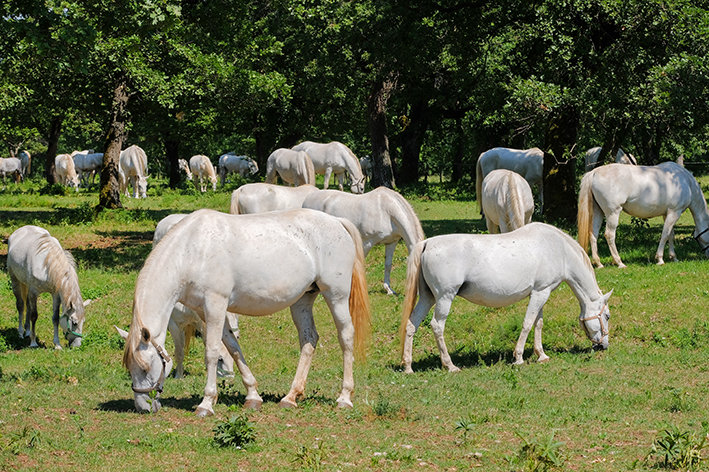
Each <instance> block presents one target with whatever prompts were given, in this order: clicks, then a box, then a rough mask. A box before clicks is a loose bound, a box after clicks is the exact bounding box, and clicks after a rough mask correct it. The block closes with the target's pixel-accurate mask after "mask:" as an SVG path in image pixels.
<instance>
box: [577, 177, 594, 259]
mask: <svg viewBox="0 0 709 472" xmlns="http://www.w3.org/2000/svg"><path fill="white" fill-rule="evenodd" d="M594 173H595V171H591V172H587V173H586V174H585V175H584V176H583V178H582V179H581V188H580V189H579V209H578V218H577V223H578V228H579V235H578V241H579V244H580V245H581V247H582V248H583V250H584V251H587V250H588V243H589V240H590V238H591V236H590V235H591V220H592V219H593V190H592V189H591V186H592V184H593V175H594Z"/></svg>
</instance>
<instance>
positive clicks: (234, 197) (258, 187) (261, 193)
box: [229, 182, 318, 215]
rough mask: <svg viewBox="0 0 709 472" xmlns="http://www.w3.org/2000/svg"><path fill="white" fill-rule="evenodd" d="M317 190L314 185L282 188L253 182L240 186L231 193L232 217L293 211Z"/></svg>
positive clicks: (230, 209) (230, 211)
mask: <svg viewBox="0 0 709 472" xmlns="http://www.w3.org/2000/svg"><path fill="white" fill-rule="evenodd" d="M317 191H318V188H317V187H316V186H314V185H310V184H308V185H301V186H299V187H284V186H282V185H274V184H266V183H263V182H255V183H252V184H246V185H242V186H241V187H239V188H237V189H236V190H234V191H233V192H232V193H231V206H230V208H229V213H231V214H232V215H246V214H252V213H264V212H267V211H276V210H295V209H296V208H301V207H302V206H303V200H305V197H307V196H308V195H310V194H311V193H313V192H317Z"/></svg>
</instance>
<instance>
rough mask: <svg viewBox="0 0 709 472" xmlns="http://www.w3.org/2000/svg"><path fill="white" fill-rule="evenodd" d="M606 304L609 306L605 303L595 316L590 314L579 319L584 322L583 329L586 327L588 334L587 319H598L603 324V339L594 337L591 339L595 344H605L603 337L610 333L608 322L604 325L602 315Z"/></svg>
mask: <svg viewBox="0 0 709 472" xmlns="http://www.w3.org/2000/svg"><path fill="white" fill-rule="evenodd" d="M606 306H608V304H607V303H604V304H603V306H602V307H601V311H599V312H598V314H597V315H595V316H589V317H588V318H581V319H579V321H583V322H584V323H583V329H584V331H586V334H588V328H586V321H591V320H598V323H599V324H600V325H601V341H594V340H593V339H591V342H592V343H593V344H603V338H605V337H606V336H608V334H609V332H608V329H607V328H606V326H607V324H606V326H603V316H602V315H603V310H604V309H605V308H606Z"/></svg>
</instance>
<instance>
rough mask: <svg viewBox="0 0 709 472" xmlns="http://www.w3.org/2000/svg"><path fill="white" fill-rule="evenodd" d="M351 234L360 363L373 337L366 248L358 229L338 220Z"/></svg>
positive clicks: (352, 293)
mask: <svg viewBox="0 0 709 472" xmlns="http://www.w3.org/2000/svg"><path fill="white" fill-rule="evenodd" d="M338 220H340V223H341V224H342V226H344V227H345V229H346V230H347V232H348V233H349V234H350V237H351V238H352V241H353V242H354V246H355V261H354V265H353V266H352V286H351V288H350V300H349V308H350V317H351V318H352V324H353V325H354V330H355V337H354V354H355V358H356V359H357V360H358V361H363V360H365V359H366V358H367V348H368V346H369V342H370V340H371V337H372V311H371V308H370V306H369V292H368V290H367V278H366V276H365V274H366V271H365V267H364V246H363V244H362V236H361V235H360V233H359V230H358V229H357V227H356V226H355V225H354V224H353V223H352V222H350V220H347V219H345V218H338Z"/></svg>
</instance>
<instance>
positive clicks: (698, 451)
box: [645, 423, 709, 470]
mask: <svg viewBox="0 0 709 472" xmlns="http://www.w3.org/2000/svg"><path fill="white" fill-rule="evenodd" d="M702 425H703V428H704V431H702V438H701V440H700V439H697V437H696V436H695V435H694V433H693V432H691V431H680V430H679V429H678V428H677V427H676V426H672V427H670V428H667V429H664V430H662V431H661V432H660V433H659V434H658V435H657V437H656V438H655V441H654V442H653V443H652V446H651V449H650V453H649V454H648V455H647V456H646V457H645V462H650V461H653V462H654V463H655V464H654V465H655V467H661V468H665V469H672V470H675V469H681V470H690V469H696V468H697V467H698V466H699V465H700V463H701V462H702V461H703V460H704V459H705V457H703V456H702V450H704V449H706V448H707V447H708V446H709V444H707V440H709V431H708V430H707V423H703V424H702Z"/></svg>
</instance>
